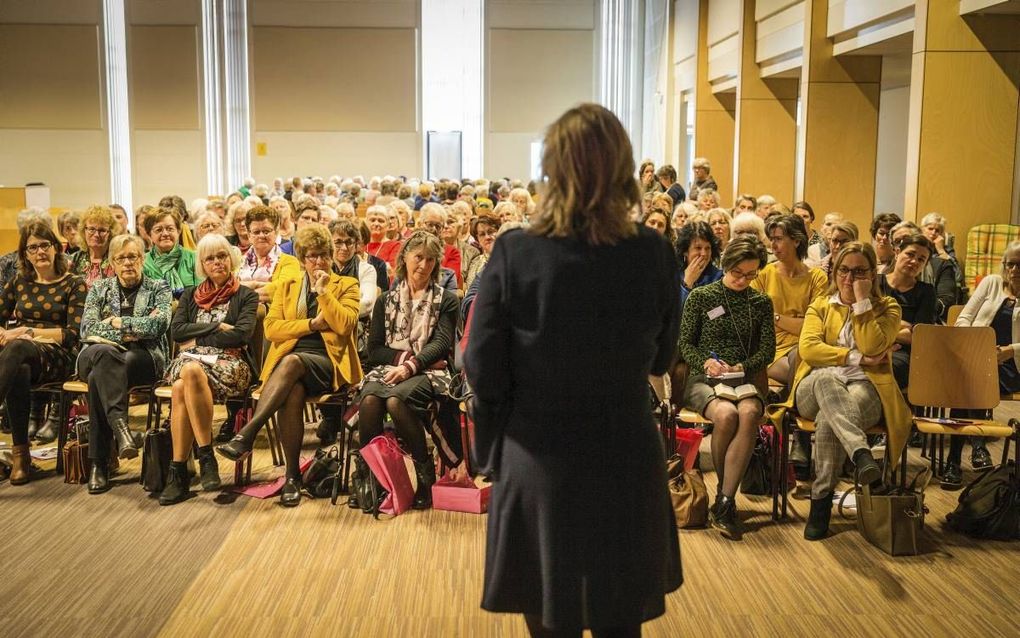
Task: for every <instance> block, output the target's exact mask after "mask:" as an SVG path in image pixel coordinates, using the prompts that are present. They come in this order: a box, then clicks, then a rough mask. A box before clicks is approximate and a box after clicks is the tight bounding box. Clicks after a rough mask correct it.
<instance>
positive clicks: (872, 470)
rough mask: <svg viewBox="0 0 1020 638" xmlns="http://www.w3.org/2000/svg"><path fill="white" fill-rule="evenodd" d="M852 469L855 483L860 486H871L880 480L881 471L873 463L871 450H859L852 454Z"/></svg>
mask: <svg viewBox="0 0 1020 638" xmlns="http://www.w3.org/2000/svg"><path fill="white" fill-rule="evenodd" d="M853 461H854V468H855V470H854V471H855V472H856V478H857V482H858V483H860V484H861V485H871V484H873V483H877V482H878V481H881V480H882V469H881V468H880V467H878V463H876V462H875V457H873V456H872V455H871V450H869V449H867V448H861V449H859V450H857V451H856V452H854V458H853Z"/></svg>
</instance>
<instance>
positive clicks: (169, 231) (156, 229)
mask: <svg viewBox="0 0 1020 638" xmlns="http://www.w3.org/2000/svg"><path fill="white" fill-rule="evenodd" d="M176 233H177V227H176V226H153V228H152V230H151V231H150V232H149V234H150V235H152V236H154V237H155V236H157V235H173V234H176Z"/></svg>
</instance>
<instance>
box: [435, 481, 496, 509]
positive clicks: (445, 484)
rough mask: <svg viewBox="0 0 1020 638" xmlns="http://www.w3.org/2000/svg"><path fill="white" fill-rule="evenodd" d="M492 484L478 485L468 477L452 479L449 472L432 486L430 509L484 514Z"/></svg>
mask: <svg viewBox="0 0 1020 638" xmlns="http://www.w3.org/2000/svg"><path fill="white" fill-rule="evenodd" d="M491 494H492V486H491V485H486V486H485V487H481V488H480V487H478V486H477V485H475V482H474V481H473V480H471V478H470V477H464V478H462V479H460V480H454V479H453V478H452V477H451V476H450V474H449V472H447V473H446V474H443V476H442V478H440V479H439V480H438V481H436V483H435V484H434V485H433V486H432V509H437V510H447V511H450V512H467V513H469V514H484V513H485V511H486V510H487V509H489V496H490V495H491Z"/></svg>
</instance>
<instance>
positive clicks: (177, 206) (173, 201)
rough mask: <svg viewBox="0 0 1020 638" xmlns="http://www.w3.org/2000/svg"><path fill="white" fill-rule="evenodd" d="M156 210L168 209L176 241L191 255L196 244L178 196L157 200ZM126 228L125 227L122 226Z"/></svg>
mask: <svg viewBox="0 0 1020 638" xmlns="http://www.w3.org/2000/svg"><path fill="white" fill-rule="evenodd" d="M248 201H254V202H255V203H261V202H260V201H259V198H258V197H250V198H248ZM158 208H169V209H170V210H171V211H172V212H173V214H174V216H175V217H177V227H178V229H179V230H178V231H177V232H178V234H179V235H180V237H179V239H178V241H179V242H180V244H181V247H182V248H186V249H188V250H190V251H191V252H192V253H194V252H195V246H197V245H198V244H197V243H196V242H195V236H194V234H192V232H191V226H188V225H187V224H186V223H184V222H185V220H187V219H188V207H187V205H186V204H185V203H184V200H183V199H181V197H180V196H178V195H167V196H166V197H164V198H163V199H161V200H159V206H158ZM123 228H127V226H123Z"/></svg>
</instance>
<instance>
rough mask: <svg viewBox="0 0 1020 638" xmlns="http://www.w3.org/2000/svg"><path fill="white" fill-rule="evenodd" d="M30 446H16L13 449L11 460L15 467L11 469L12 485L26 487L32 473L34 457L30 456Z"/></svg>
mask: <svg viewBox="0 0 1020 638" xmlns="http://www.w3.org/2000/svg"><path fill="white" fill-rule="evenodd" d="M28 450H29V445H28V444H27V443H26V444H24V445H15V446H14V447H13V448H11V460H12V461H13V462H14V467H13V469H11V478H10V481H11V485H24V484H25V483H28V480H29V478H30V476H31V473H32V455H31V454H29V452H28Z"/></svg>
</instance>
